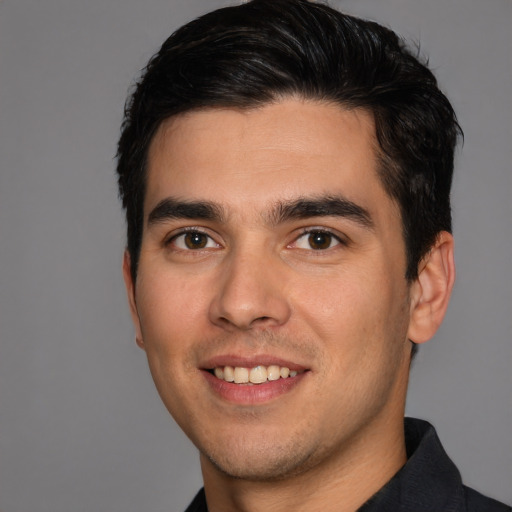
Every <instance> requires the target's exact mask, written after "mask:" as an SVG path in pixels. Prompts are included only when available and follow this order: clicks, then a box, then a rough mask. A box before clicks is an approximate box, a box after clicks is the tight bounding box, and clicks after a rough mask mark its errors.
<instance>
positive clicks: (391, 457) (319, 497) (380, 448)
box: [201, 412, 406, 512]
mask: <svg viewBox="0 0 512 512" xmlns="http://www.w3.org/2000/svg"><path fill="white" fill-rule="evenodd" d="M394 416H395V418H396V419H394V420H393V421H389V420H386V419H385V418H384V419H380V420H379V419H378V418H376V419H375V421H376V422H377V423H378V425H376V424H374V421H372V422H371V423H370V424H368V426H367V427H365V428H364V429H361V432H359V433H358V435H357V439H351V440H350V443H347V446H346V447H344V448H342V449H340V450H339V451H338V453H333V454H332V456H331V457H330V458H329V459H328V460H324V461H323V463H322V464H321V465H318V466H316V467H313V468H309V469H308V470H307V471H305V472H303V473H301V474H298V475H293V476H290V477H289V478H286V479H282V480H278V481H263V482H261V481H246V480H240V479H233V478H232V477H230V476H228V475H225V474H224V473H221V472H220V471H219V470H218V469H217V468H216V467H215V466H213V465H212V464H211V462H210V461H209V460H208V459H206V458H205V457H203V456H202V457H201V467H202V471H203V478H204V484H205V492H206V499H207V503H208V510H209V511H210V512H221V511H222V512H235V511H236V512H255V511H260V510H265V511H266V512H284V511H285V510H286V511H289V510H293V511H294V512H301V511H308V512H310V511H314V510H318V511H320V510H321V511H322V512H331V511H333V512H334V511H336V512H353V511H354V510H357V509H358V508H359V507H360V506H361V505H362V504H363V503H365V502H366V501H367V500H368V499H369V498H370V497H371V496H373V495H374V494H375V493H376V492H377V491H378V490H379V489H381V488H382V487H383V486H384V485H385V484H386V483H387V482H388V481H389V480H390V479H391V478H392V477H393V476H394V475H395V474H396V473H397V471H398V470H399V469H400V468H401V467H402V466H403V465H404V464H405V462H406V451H405V438H404V431H403V412H402V414H400V416H399V417H397V415H394Z"/></svg>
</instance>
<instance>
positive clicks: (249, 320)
mask: <svg viewBox="0 0 512 512" xmlns="http://www.w3.org/2000/svg"><path fill="white" fill-rule="evenodd" d="M375 145H376V141H375V135H374V125H373V120H372V117H371V116H370V115H369V114H368V113H366V112H364V111H361V110H344V109H342V108H340V107H339V106H334V105H329V104H324V103H318V102H316V103H315V102H305V101H300V100H295V99H289V100H286V101H282V102H281V103H278V104H273V105H269V106H265V107H263V108H260V109H257V110H251V111H238V110H231V109H225V110H221V109H212V110H206V111H198V112H192V113H188V114H186V115H182V116H179V117H176V118H173V119H171V120H168V121H167V122H165V123H164V124H163V125H162V126H161V127H160V129H159V131H158V132H157V134H156V136H155V138H154V140H153V142H152V146H151V148H150V153H149V164H148V180H147V191H146V197H145V208H144V231H143V238H142V248H141V253H140V260H139V267H138V277H137V282H136V286H135V291H134V292H133V287H132V286H131V283H130V279H129V275H128V272H125V274H126V278H127V281H128V288H129V292H130V293H132V292H133V294H132V309H133V312H134V321H135V324H136V329H137V336H138V338H139V340H141V341H139V343H140V344H141V346H143V348H144V349H145V350H146V353H147V357H148V360H149V366H150V369H151V372H152V375H153V378H154V380H155V383H156V386H157V388H158V391H159V393H160V395H161V397H162V399H163V401H164V403H165V405H166V406H167V408H168V409H169V411H170V412H171V414H172V415H173V417H174V418H175V419H176V421H177V422H178V423H179V425H180V426H181V428H182V429H183V430H184V431H185V433H186V434H187V435H188V436H189V437H190V438H191V440H192V441H193V442H194V443H195V444H196V446H197V447H198V448H199V449H200V451H201V453H202V454H203V458H202V460H203V464H205V465H207V466H208V465H209V466H211V467H212V468H218V469H220V470H221V471H223V472H225V473H227V474H229V475H232V476H237V477H242V478H250V479H272V478H282V477H283V476H286V475H291V474H295V473H300V472H301V471H304V470H306V469H308V468H311V467H314V466H316V465H318V464H319V463H321V462H322V461H327V460H332V459H333V457H334V458H335V457H336V456H337V455H341V454H343V453H345V454H348V453H352V454H353V453H357V450H364V449H369V448H370V447H371V446H372V443H373V444H374V443H376V442H378V439H379V436H382V435H384V432H386V429H387V428H389V425H390V424H391V423H392V422H396V419H397V418H398V419H399V420H400V421H401V418H402V413H403V410H402V409H403V403H404V399H405V391H406V382H407V375H408V366H409V354H410V344H409V343H408V342H407V331H408V326H409V320H410V305H409V303H410V300H409V286H408V284H407V282H406V280H405V278H404V275H405V264H406V261H405V248H404V241H403V238H402V227H401V220H400V215H399V212H398V208H397V206H396V205H395V204H394V202H393V201H392V200H391V199H390V198H389V197H388V195H387V194H386V193H385V191H384V189H383V187H382V185H381V183H380V181H379V178H378V176H377V169H376V165H377V163H376V151H375ZM255 367H263V369H262V368H260V369H257V370H255V371H252V372H251V371H250V370H251V369H252V368H255ZM246 369H247V370H246ZM288 372H291V373H290V375H289V376H288V377H286V375H287V373H288ZM215 373H217V376H216V375H215ZM247 373H249V374H250V376H249V378H250V379H251V380H253V381H259V380H263V381H264V382H263V383H247V382H244V381H246V380H247ZM232 379H235V381H237V382H229V381H231V380H232ZM274 379H275V380H274ZM238 381H241V382H238ZM365 447H366V448H365Z"/></svg>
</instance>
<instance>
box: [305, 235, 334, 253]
mask: <svg viewBox="0 0 512 512" xmlns="http://www.w3.org/2000/svg"><path fill="white" fill-rule="evenodd" d="M332 242H333V236H332V235H331V234H330V233H324V232H322V231H315V232H313V233H310V234H309V236H308V244H309V246H310V247H311V249H314V250H316V251H318V250H322V249H329V247H331V244H332Z"/></svg>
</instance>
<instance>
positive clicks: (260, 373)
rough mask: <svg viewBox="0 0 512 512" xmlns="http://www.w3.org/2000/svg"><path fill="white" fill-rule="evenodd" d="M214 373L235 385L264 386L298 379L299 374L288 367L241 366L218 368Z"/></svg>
mask: <svg viewBox="0 0 512 512" xmlns="http://www.w3.org/2000/svg"><path fill="white" fill-rule="evenodd" d="M212 373H213V374H214V375H215V377H217V378H218V379H220V380H223V381H225V382H234V383H235V384H263V383H264V382H271V381H276V380H279V379H287V378H293V377H296V376H297V375H298V374H299V373H303V372H297V371H295V370H290V369H289V368H287V367H286V366H278V365H270V366H262V365H258V366H254V367H253V368H244V367H241V366H235V367H233V366H217V367H215V368H214V369H213V370H212Z"/></svg>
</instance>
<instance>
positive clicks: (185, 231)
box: [164, 227, 219, 252]
mask: <svg viewBox="0 0 512 512" xmlns="http://www.w3.org/2000/svg"><path fill="white" fill-rule="evenodd" d="M190 234H192V235H200V236H204V237H206V238H207V239H208V240H207V242H206V243H207V244H208V243H209V242H213V243H214V244H215V245H216V246H219V244H218V243H217V242H215V240H214V239H213V237H211V236H210V235H209V234H208V233H206V232H205V231H203V230H201V229H199V228H196V227H189V228H183V229H182V230H180V231H179V232H178V233H174V234H172V235H171V236H169V237H168V238H166V239H165V240H164V246H165V247H169V246H170V245H171V244H173V243H176V240H178V239H179V238H180V237H185V236H186V235H190ZM210 248H211V247H198V248H190V247H189V248H188V249H185V248H183V247H176V249H177V250H181V251H191V252H192V251H199V250H201V249H210Z"/></svg>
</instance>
